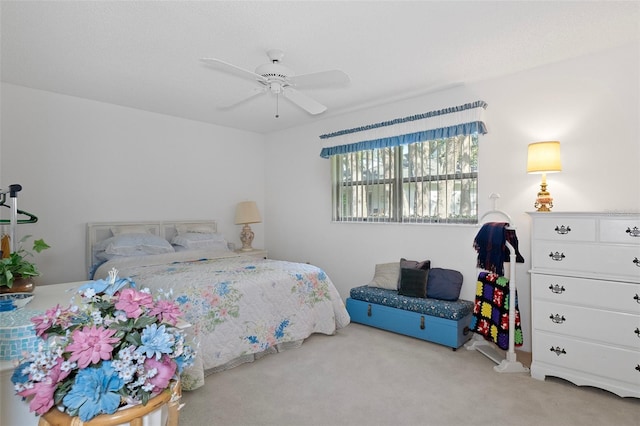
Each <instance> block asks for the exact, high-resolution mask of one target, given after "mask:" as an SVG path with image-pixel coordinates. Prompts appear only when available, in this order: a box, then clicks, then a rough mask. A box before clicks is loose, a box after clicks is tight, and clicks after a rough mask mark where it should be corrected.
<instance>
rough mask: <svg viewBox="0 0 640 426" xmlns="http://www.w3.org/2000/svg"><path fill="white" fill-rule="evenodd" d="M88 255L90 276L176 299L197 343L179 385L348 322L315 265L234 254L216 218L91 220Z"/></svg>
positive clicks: (189, 386) (198, 382)
mask: <svg viewBox="0 0 640 426" xmlns="http://www.w3.org/2000/svg"><path fill="white" fill-rule="evenodd" d="M86 256H87V270H88V271H89V278H90V279H102V278H106V277H107V276H108V272H109V271H110V270H111V269H112V268H116V269H117V270H118V271H119V273H118V275H119V276H120V277H121V278H124V277H128V278H131V279H132V280H133V281H134V282H135V283H136V286H137V287H140V288H144V287H148V288H149V289H150V290H151V291H152V292H154V293H158V292H164V293H167V292H169V293H170V296H171V298H172V299H173V300H175V301H176V302H177V303H178V304H179V306H180V308H181V310H182V312H183V314H184V319H185V321H187V322H188V323H189V324H190V327H189V329H188V330H189V333H190V334H191V335H192V336H193V337H194V341H195V342H196V344H197V345H198V356H197V360H196V363H195V364H194V366H193V367H192V368H190V369H188V370H185V371H184V372H183V375H182V385H183V388H184V389H185V390H193V389H196V388H198V387H200V386H202V385H203V384H204V378H205V376H206V375H208V374H211V373H214V372H217V371H222V370H225V369H228V368H231V367H235V366H237V365H239V364H241V363H244V362H250V361H253V360H255V359H257V358H260V357H261V356H263V355H265V354H268V353H275V352H279V351H282V350H285V349H289V348H295V347H298V346H300V345H301V344H302V342H303V341H304V339H306V338H307V337H309V336H310V335H311V334H313V333H322V334H327V335H331V334H334V333H335V332H336V331H337V330H338V329H340V328H342V327H344V326H346V325H347V324H349V321H350V318H349V314H348V313H347V311H346V308H345V306H344V303H343V301H342V298H341V297H340V295H339V294H338V291H337V290H336V288H335V286H334V285H333V283H332V282H331V280H330V278H329V277H328V276H327V274H326V273H325V272H324V271H322V270H321V269H320V268H318V267H316V266H313V265H309V264H302V263H294V262H286V261H278V260H271V259H261V258H258V257H256V256H251V255H250V254H242V253H236V252H234V251H232V250H230V249H229V248H228V244H227V242H226V241H225V240H224V237H222V236H221V235H220V234H218V233H217V224H216V222H215V221H181V222H127V223H125V222H115V223H104V222H103V223H89V224H87V254H86Z"/></svg>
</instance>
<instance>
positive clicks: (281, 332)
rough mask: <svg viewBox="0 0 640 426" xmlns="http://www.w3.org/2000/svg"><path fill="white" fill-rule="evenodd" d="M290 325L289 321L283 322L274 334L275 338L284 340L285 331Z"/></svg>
mask: <svg viewBox="0 0 640 426" xmlns="http://www.w3.org/2000/svg"><path fill="white" fill-rule="evenodd" d="M288 325H289V320H288V319H286V320H283V321H282V322H281V323H280V325H279V326H278V328H277V329H276V331H275V333H274V334H273V335H274V337H275V338H276V339H282V338H283V337H284V329H285V328H287V326H288Z"/></svg>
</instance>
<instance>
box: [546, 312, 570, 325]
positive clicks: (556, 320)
mask: <svg viewBox="0 0 640 426" xmlns="http://www.w3.org/2000/svg"><path fill="white" fill-rule="evenodd" d="M549 319H551V321H553V322H554V323H556V324H562V323H563V322H565V321H566V320H567V319H566V318H565V317H564V315H562V316H560V315H559V314H555V315H553V314H551V315H550V316H549Z"/></svg>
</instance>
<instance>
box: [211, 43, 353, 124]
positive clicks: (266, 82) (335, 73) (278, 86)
mask: <svg viewBox="0 0 640 426" xmlns="http://www.w3.org/2000/svg"><path fill="white" fill-rule="evenodd" d="M267 56H268V57H269V59H270V60H271V62H267V63H266V64H263V65H260V66H259V67H258V68H256V70H255V72H251V71H249V70H245V69H243V68H240V67H238V66H235V65H232V64H229V63H227V62H224V61H221V60H220V59H214V58H202V59H201V61H202V62H204V63H205V64H206V65H208V66H210V67H212V68H215V69H217V70H220V71H224V72H227V73H229V74H233V75H235V76H237V77H241V78H244V79H247V80H252V81H255V82H256V83H257V86H256V87H254V88H253V89H251V90H250V91H249V92H248V93H246V94H244V95H243V96H242V97H240V98H239V99H237V100H235V101H233V102H231V103H228V104H225V105H221V106H220V108H222V109H228V108H232V107H234V106H236V105H238V104H241V103H243V102H245V101H247V100H249V99H251V98H253V97H255V96H258V95H261V94H263V93H272V94H274V95H276V115H275V117H276V118H278V117H279V114H278V99H279V96H280V95H282V96H284V97H285V98H286V99H288V100H289V101H291V102H292V103H294V104H295V105H297V106H299V107H300V108H302V109H303V110H305V111H307V112H308V113H309V114H313V115H315V114H320V113H322V112H324V111H326V109H327V107H326V106H324V105H322V104H321V103H319V102H318V101H316V100H315V99H313V98H311V97H310V96H308V95H306V94H304V93H302V92H300V91H299V90H298V89H305V88H321V87H330V86H342V85H346V84H348V83H349V81H350V79H349V76H348V75H347V74H345V73H344V72H342V71H340V70H331V71H320V72H316V73H310V74H301V75H295V73H294V72H293V71H292V70H291V69H289V68H287V67H285V66H284V65H282V64H281V63H280V61H281V60H282V58H283V57H284V52H283V51H282V50H278V49H272V50H268V51H267Z"/></svg>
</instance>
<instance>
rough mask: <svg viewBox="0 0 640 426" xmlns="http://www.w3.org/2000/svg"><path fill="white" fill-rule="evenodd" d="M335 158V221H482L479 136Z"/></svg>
mask: <svg viewBox="0 0 640 426" xmlns="http://www.w3.org/2000/svg"><path fill="white" fill-rule="evenodd" d="M331 158H332V161H331V168H332V176H333V191H332V192H333V220H335V221H340V222H351V221H354V222H365V221H366V222H415V223H477V221H478V214H477V193H478V136H477V134H473V135H460V136H455V137H451V138H446V139H438V140H430V141H424V142H415V143H411V144H407V145H400V146H396V147H389V148H378V149H370V150H364V151H357V152H352V153H347V154H337V155H334V156H332V157H331Z"/></svg>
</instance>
